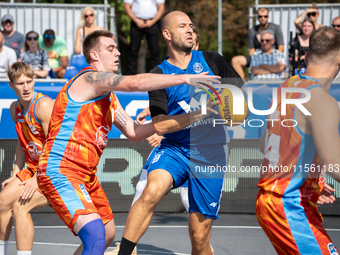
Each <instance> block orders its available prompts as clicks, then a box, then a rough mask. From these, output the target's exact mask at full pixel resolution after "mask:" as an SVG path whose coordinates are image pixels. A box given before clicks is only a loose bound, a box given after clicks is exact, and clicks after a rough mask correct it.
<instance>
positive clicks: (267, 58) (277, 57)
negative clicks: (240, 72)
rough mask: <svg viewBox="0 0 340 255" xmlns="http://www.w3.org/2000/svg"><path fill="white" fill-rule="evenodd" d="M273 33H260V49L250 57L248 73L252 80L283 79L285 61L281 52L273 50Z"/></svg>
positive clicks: (268, 31)
mask: <svg viewBox="0 0 340 255" xmlns="http://www.w3.org/2000/svg"><path fill="white" fill-rule="evenodd" d="M274 43H275V39H274V32H273V31H271V30H265V31H263V32H261V48H259V49H257V50H256V51H255V53H254V54H253V55H252V57H251V61H250V71H251V72H252V74H253V75H254V78H284V73H283V71H284V70H285V68H286V60H285V57H284V55H283V53H282V52H280V51H278V50H277V49H274V48H273V45H274Z"/></svg>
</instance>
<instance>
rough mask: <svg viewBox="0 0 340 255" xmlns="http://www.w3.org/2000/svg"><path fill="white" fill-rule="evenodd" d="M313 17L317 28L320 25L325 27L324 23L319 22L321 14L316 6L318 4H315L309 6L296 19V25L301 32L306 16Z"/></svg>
mask: <svg viewBox="0 0 340 255" xmlns="http://www.w3.org/2000/svg"><path fill="white" fill-rule="evenodd" d="M306 16H307V17H308V18H311V20H312V21H313V22H314V27H315V29H319V28H320V27H323V26H324V25H321V24H318V18H319V16H320V14H319V9H318V7H317V6H316V4H313V5H312V7H309V8H308V9H307V10H305V11H303V12H302V13H301V14H300V15H299V16H297V18H296V19H295V20H294V24H295V27H296V28H297V30H299V32H300V33H301V31H302V21H303V20H304V19H305V18H306Z"/></svg>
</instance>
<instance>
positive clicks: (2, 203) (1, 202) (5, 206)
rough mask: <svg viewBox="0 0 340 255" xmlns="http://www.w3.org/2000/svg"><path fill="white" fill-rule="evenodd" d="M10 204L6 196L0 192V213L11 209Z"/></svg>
mask: <svg viewBox="0 0 340 255" xmlns="http://www.w3.org/2000/svg"><path fill="white" fill-rule="evenodd" d="M11 208H12V204H10V203H9V201H8V197H7V198H6V197H5V196H4V195H2V194H1V193H0V213H3V212H6V211H9V210H11Z"/></svg>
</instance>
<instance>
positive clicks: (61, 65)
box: [39, 29, 68, 78]
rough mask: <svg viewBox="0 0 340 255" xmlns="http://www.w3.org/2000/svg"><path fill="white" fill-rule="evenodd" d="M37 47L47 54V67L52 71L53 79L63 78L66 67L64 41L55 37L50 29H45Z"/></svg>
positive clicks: (66, 58) (66, 52)
mask: <svg viewBox="0 0 340 255" xmlns="http://www.w3.org/2000/svg"><path fill="white" fill-rule="evenodd" d="M39 47H40V48H41V49H43V50H46V51H47V52H48V56H49V58H48V65H49V67H50V68H51V69H52V70H53V73H54V77H57V78H64V74H65V70H66V67H67V65H68V51H67V46H66V41H65V40H64V39H63V38H61V37H59V36H56V35H55V32H54V31H53V30H52V29H47V30H46V31H45V32H44V34H43V35H42V36H39Z"/></svg>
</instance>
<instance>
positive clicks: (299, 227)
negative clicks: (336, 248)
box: [282, 198, 322, 255]
mask: <svg viewBox="0 0 340 255" xmlns="http://www.w3.org/2000/svg"><path fill="white" fill-rule="evenodd" d="M300 202H301V199H300V198H282V204H283V208H284V211H285V215H286V219H287V221H288V224H289V227H290V230H291V232H292V235H293V237H294V240H295V243H296V246H297V247H298V249H299V252H300V254H309V255H322V252H321V249H320V246H319V244H318V242H317V240H316V238H315V236H314V233H313V231H312V229H311V228H310V226H309V221H308V219H307V217H306V214H305V211H304V208H303V207H302V206H301V205H300Z"/></svg>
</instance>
